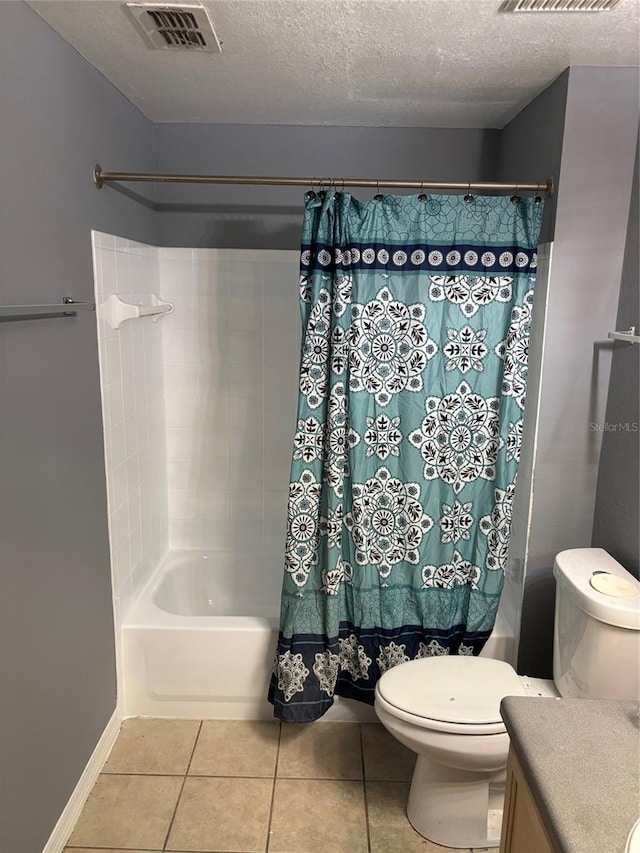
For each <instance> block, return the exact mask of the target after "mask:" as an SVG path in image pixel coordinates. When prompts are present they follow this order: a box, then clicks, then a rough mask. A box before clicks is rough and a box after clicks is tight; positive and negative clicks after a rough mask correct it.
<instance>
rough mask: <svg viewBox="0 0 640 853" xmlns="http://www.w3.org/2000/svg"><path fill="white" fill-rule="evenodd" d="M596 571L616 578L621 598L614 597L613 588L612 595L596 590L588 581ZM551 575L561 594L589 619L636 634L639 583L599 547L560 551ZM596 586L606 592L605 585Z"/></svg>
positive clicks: (639, 626)
mask: <svg viewBox="0 0 640 853" xmlns="http://www.w3.org/2000/svg"><path fill="white" fill-rule="evenodd" d="M599 572H606V573H607V574H609V575H613V576H614V577H615V578H618V579H620V580H621V581H622V583H620V584H619V587H620V592H622V593H623V595H619V594H616V590H615V589H612V590H611V592H612V593H613V594H608V593H607V592H602V591H601V590H599V589H596V588H595V587H594V586H593V585H592V583H591V579H592V577H593V575H594V574H596V575H597V574H598V573H599ZM553 575H554V577H555V579H556V583H557V584H558V586H559V587H562V591H563V593H564V594H565V595H567V596H568V597H569V598H570V599H571V600H572V601H573V602H574V603H575V604H576V605H577V606H578V607H579V608H580V609H581V610H582V611H584V613H586V614H587V615H589V616H591V617H592V618H593V619H597V620H598V621H599V622H604V623H605V624H607V625H614V626H615V627H618V628H628V629H630V630H632V631H640V581H638V579H637V578H634V576H633V575H632V574H630V573H629V572H628V571H627V570H626V569H625V568H624V566H621V565H620V563H619V562H618V561H617V560H614V558H613V557H612V556H611V554H608V553H607V552H606V551H604V550H603V549H602V548H572V549H571V550H569V551H561V552H560V553H559V554H558V555H557V557H556V559H555V563H554V566H553ZM598 585H599V586H601V587H602V588H603V589H606V585H604V584H598ZM610 586H611V587H613V586H614V585H613V584H611V585H610ZM634 590H635V594H633V591H634Z"/></svg>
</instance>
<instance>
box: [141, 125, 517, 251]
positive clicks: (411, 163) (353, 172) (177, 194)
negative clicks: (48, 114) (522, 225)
mask: <svg viewBox="0 0 640 853" xmlns="http://www.w3.org/2000/svg"><path fill="white" fill-rule="evenodd" d="M154 136H155V152H156V167H157V170H158V171H159V172H196V173H197V172H200V173H213V174H227V175H299V176H301V177H313V176H314V175H316V176H318V178H320V177H327V176H331V177H336V176H338V175H346V176H347V177H363V178H372V177H373V178H376V177H379V178H407V179H416V178H422V177H423V178H424V179H425V180H427V179H428V178H432V179H434V180H444V181H466V180H469V181H474V180H495V178H496V175H497V168H498V145H499V137H500V133H499V131H497V130H474V129H446V128H445V129H433V128H416V127H411V128H407V127H377V128H376V127H289V126H265V125H193V124H159V125H156V126H155V130H154ZM304 192H305V188H304V187H302V188H300V187H295V188H286V187H251V186H248V187H242V186H238V187H223V186H220V187H212V186H205V187H198V186H186V185H183V186H177V187H174V186H167V185H165V186H161V187H159V188H158V200H159V202H160V205H161V206H160V211H161V212H160V216H159V229H160V241H161V245H163V246H202V247H207V246H213V247H218V248H227V249H240V248H254V249H258V248H260V249H297V248H298V246H299V244H300V224H301V218H300V217H301V207H302V196H303V194H304ZM373 192H375V190H374V191H371V190H360V191H356V192H355V195H356V196H357V197H359V198H365V199H366V198H370V197H371V195H373Z"/></svg>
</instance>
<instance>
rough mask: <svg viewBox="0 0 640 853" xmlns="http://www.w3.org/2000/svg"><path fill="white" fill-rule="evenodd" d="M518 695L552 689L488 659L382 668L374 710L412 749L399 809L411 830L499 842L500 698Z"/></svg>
mask: <svg viewBox="0 0 640 853" xmlns="http://www.w3.org/2000/svg"><path fill="white" fill-rule="evenodd" d="M526 695H547V696H554V695H557V693H556V691H555V690H554V687H553V682H545V681H542V680H541V679H536V680H535V682H534V681H533V680H528V679H525V678H522V677H520V676H518V675H517V674H516V672H515V670H514V669H513V667H511V666H510V665H509V664H507V663H505V662H504V661H498V660H492V659H491V658H472V657H458V656H454V657H446V656H443V657H433V658H422V659H420V660H415V661H410V662H409V663H405V664H402V665H401V666H397V667H395V668H394V669H392V670H389V672H387V673H385V675H384V676H383V678H382V679H381V680H380V681H379V682H378V685H377V687H376V700H375V709H376V713H377V715H378V718H379V719H380V722H381V723H382V724H383V725H384V726H385V728H386V729H388V731H389V732H391V734H392V735H394V737H396V738H397V739H398V740H399V741H400V742H401V743H403V744H404V745H405V746H406V747H408V748H409V749H411V750H413V752H415V753H417V761H416V767H415V770H414V774H413V779H412V782H411V791H410V794H409V802H408V806H407V816H408V818H409V821H410V822H411V824H412V826H413V827H414V829H416V831H417V832H419V833H420V834H421V835H424V836H425V837H426V838H429V839H430V840H431V841H435V842H437V843H438V844H442V845H445V846H449V847H487V846H495V845H496V844H497V843H498V842H499V840H500V824H501V820H502V801H503V798H504V782H505V769H506V766H507V754H508V751H509V737H508V735H507V732H506V729H505V726H504V723H503V722H502V718H501V717H500V702H501V701H502V699H503V698H504V696H526Z"/></svg>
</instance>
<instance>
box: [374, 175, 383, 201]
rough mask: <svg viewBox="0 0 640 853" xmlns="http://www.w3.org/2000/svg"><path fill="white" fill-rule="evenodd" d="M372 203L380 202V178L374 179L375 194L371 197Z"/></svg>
mask: <svg viewBox="0 0 640 853" xmlns="http://www.w3.org/2000/svg"><path fill="white" fill-rule="evenodd" d="M373 200H374V201H382V193H381V192H380V178H376V194H375V195H374V197H373Z"/></svg>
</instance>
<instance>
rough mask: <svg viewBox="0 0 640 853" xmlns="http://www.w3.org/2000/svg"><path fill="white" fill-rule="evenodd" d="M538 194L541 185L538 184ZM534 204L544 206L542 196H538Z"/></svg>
mask: <svg viewBox="0 0 640 853" xmlns="http://www.w3.org/2000/svg"><path fill="white" fill-rule="evenodd" d="M538 193H540V184H538ZM534 202H535V204H542V196H541V195H536V197H535V198H534Z"/></svg>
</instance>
